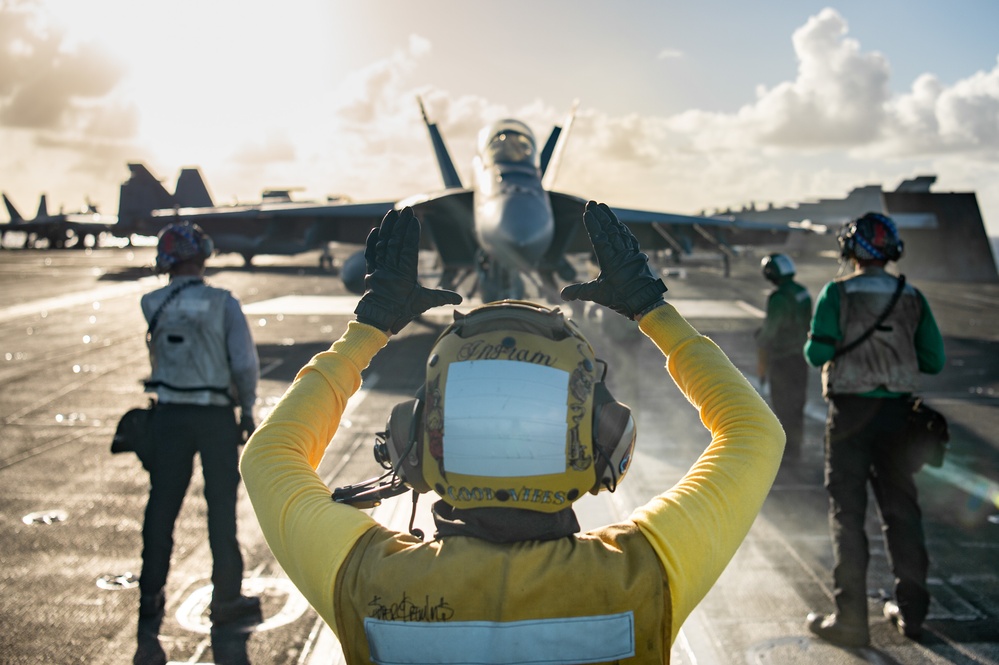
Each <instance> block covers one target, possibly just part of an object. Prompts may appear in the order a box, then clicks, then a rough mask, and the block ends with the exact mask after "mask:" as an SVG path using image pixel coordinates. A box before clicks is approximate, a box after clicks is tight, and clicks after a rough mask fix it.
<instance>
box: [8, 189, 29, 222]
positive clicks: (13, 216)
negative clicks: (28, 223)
mask: <svg viewBox="0 0 999 665" xmlns="http://www.w3.org/2000/svg"><path fill="white" fill-rule="evenodd" d="M3 204H4V205H5V206H7V213H8V214H9V215H10V223H11V224H22V223H23V222H24V217H22V216H21V213H20V212H18V210H17V208H15V207H14V202H13V201H11V200H10V199H9V198H7V195H6V194H4V195H3Z"/></svg>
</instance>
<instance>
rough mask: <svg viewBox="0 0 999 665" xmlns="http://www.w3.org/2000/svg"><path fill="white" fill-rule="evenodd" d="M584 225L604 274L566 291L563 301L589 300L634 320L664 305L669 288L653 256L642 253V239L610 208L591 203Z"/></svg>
mask: <svg viewBox="0 0 999 665" xmlns="http://www.w3.org/2000/svg"><path fill="white" fill-rule="evenodd" d="M583 223H584V224H586V232H587V233H588V234H589V236H590V242H591V243H592V244H593V251H594V253H596V255H597V263H599V265H600V274H599V275H597V278H596V279H595V280H592V281H589V282H585V283H582V284H569V285H568V286H566V287H565V288H563V289H562V300H589V301H591V302H595V303H597V304H598V305H604V306H605V307H609V308H611V309H612V310H614V311H615V312H617V313H618V314H621V315H622V316H626V317H628V318H629V319H632V320H634V319H635V318H637V317H638V315H639V314H641V313H643V312H644V311H646V310H648V309H650V308H652V307H653V306H654V305H656V304H658V303H660V302H664V301H663V296H662V294H663V293H665V292H666V285H665V284H663V281H662V280H661V279H659V278H658V277H656V274H655V273H654V272H652V269H651V268H649V257H648V256H646V255H645V254H643V253H642V252H640V251H639V249H638V239H637V238H635V235H634V234H633V233H632V232H631V230H630V229H629V228H628V227H627V226H625V225H624V224H622V223H621V222H620V221H619V220H618V218H617V216H616V215H615V214H614V212H613V211H612V210H611V209H610V208H609V207H608V206H607V205H605V204H603V203H597V202H596V201H589V202H588V203H587V204H586V209H585V210H584V211H583Z"/></svg>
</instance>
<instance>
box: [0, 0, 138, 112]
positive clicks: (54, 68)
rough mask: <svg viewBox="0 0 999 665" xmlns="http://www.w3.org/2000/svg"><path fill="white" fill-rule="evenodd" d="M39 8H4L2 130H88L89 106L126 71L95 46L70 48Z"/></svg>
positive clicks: (0, 20)
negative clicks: (84, 127) (43, 18)
mask: <svg viewBox="0 0 999 665" xmlns="http://www.w3.org/2000/svg"><path fill="white" fill-rule="evenodd" d="M37 9H38V7H37V5H36V4H35V3H32V2H23V1H22V2H11V3H4V4H3V5H2V6H0V125H2V126H6V127H13V128H26V129H43V130H58V131H65V130H68V129H74V128H78V127H79V126H80V125H81V124H83V125H86V124H87V118H86V117H85V116H88V115H92V108H88V107H92V103H93V102H94V100H99V99H101V98H103V97H104V96H106V95H107V94H108V93H109V92H110V91H111V90H112V89H113V88H114V86H115V85H116V84H117V82H118V81H119V80H120V79H121V77H122V75H123V74H124V69H123V68H122V67H121V65H119V64H118V63H116V62H115V61H114V60H113V59H112V58H111V57H110V55H109V54H108V53H107V52H106V51H105V50H103V49H101V48H100V47H99V46H97V45H95V44H93V43H82V44H76V45H72V46H71V45H69V44H68V43H67V41H66V40H65V35H64V33H63V31H62V30H60V29H59V28H58V27H56V26H52V25H47V24H45V22H44V21H43V20H41V16H40V15H39V14H37V13H36V10H37ZM81 116H84V117H81Z"/></svg>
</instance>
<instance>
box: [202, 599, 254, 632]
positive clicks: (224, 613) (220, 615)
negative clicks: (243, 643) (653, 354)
mask: <svg viewBox="0 0 999 665" xmlns="http://www.w3.org/2000/svg"><path fill="white" fill-rule="evenodd" d="M210 610H211V617H212V623H213V624H215V625H219V624H224V623H234V622H237V621H238V622H241V623H263V620H264V617H263V614H262V613H261V612H260V599H259V598H257V597H255V596H236V597H235V598H233V599H232V600H223V601H220V602H215V601H212V604H211V607H210Z"/></svg>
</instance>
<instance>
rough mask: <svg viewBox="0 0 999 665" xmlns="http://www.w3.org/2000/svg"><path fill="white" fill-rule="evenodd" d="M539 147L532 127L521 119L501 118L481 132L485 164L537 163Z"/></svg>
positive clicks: (480, 148)
mask: <svg viewBox="0 0 999 665" xmlns="http://www.w3.org/2000/svg"><path fill="white" fill-rule="evenodd" d="M537 152H538V151H537V148H536V145H535V142H534V133H533V132H531V128H530V127H528V126H527V125H525V124H524V123H522V122H520V121H519V120H500V121H498V122H494V123H493V124H491V125H489V126H488V127H486V128H485V129H484V130H482V132H481V133H480V134H479V154H480V155H481V156H482V161H483V163H484V164H486V165H487V166H488V165H492V164H495V163H497V162H504V163H528V164H531V165H536V155H537Z"/></svg>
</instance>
